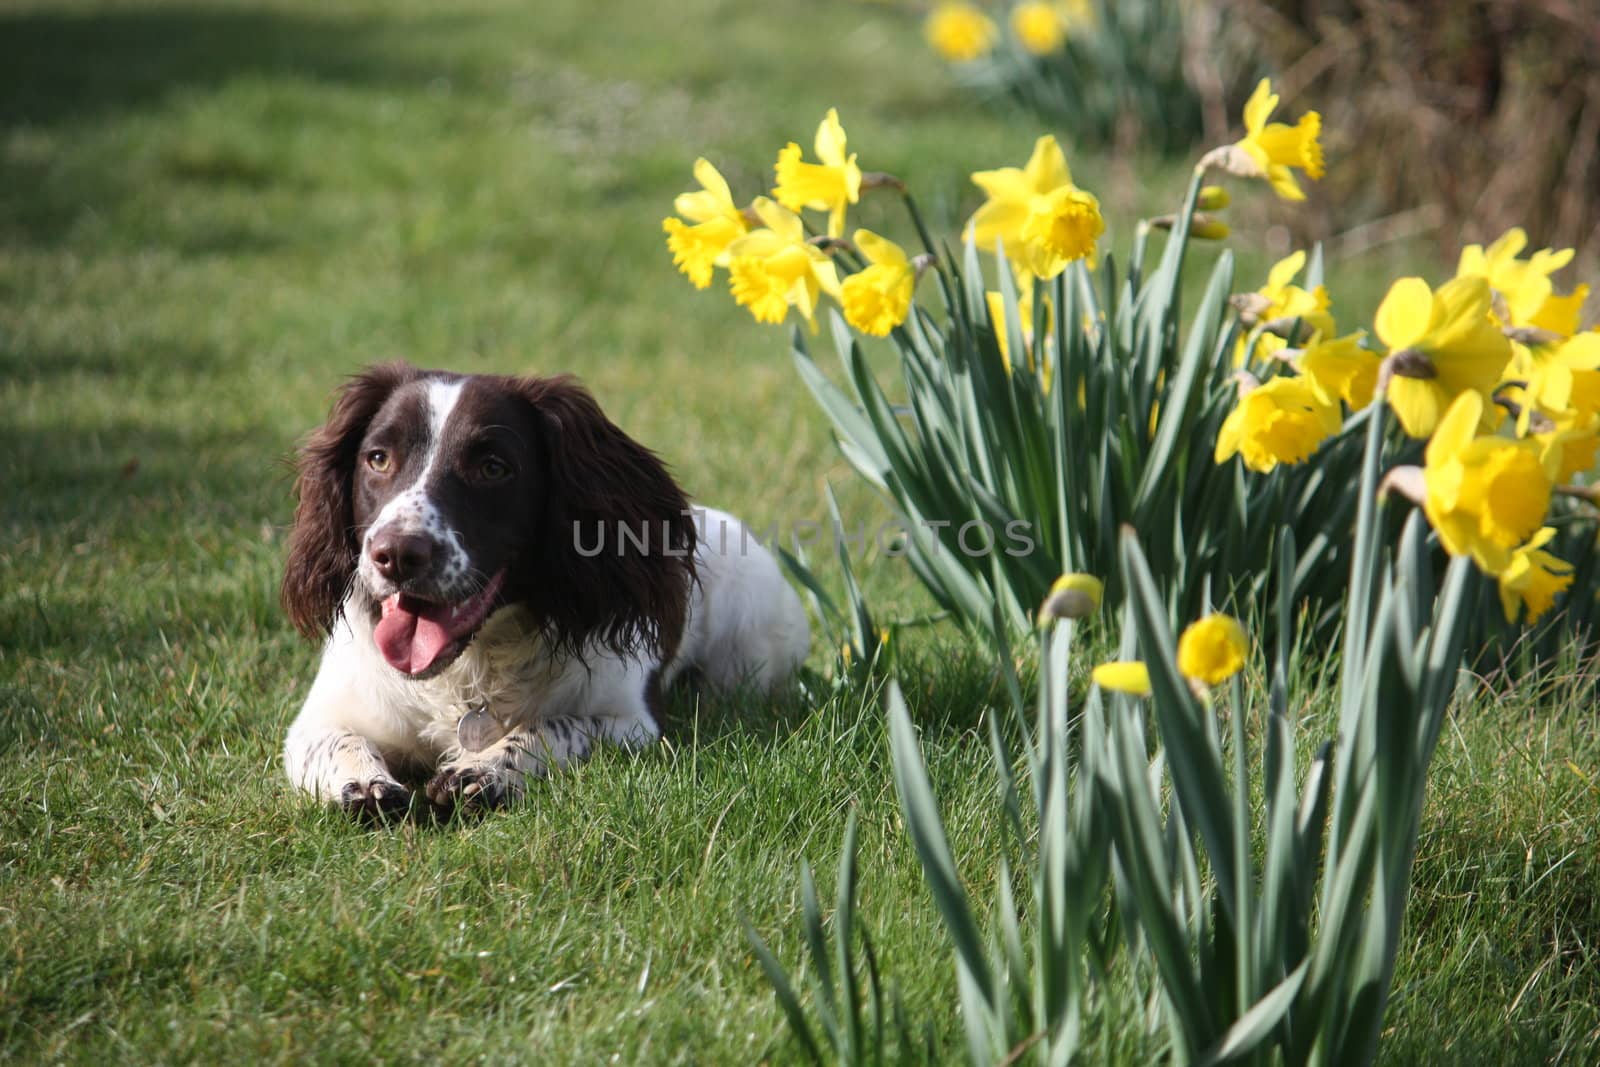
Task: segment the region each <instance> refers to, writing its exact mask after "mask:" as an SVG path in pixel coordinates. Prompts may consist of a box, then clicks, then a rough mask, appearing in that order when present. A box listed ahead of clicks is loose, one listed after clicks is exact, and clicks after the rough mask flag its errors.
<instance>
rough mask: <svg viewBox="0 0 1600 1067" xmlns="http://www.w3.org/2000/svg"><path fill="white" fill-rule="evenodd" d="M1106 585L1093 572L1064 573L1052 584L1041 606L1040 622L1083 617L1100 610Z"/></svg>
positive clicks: (1041, 623)
mask: <svg viewBox="0 0 1600 1067" xmlns="http://www.w3.org/2000/svg"><path fill="white" fill-rule="evenodd" d="M1104 594H1105V585H1104V584H1103V583H1102V582H1101V581H1100V579H1098V578H1096V577H1095V576H1094V575H1092V574H1081V573H1073V574H1063V575H1062V576H1061V577H1059V578H1057V579H1056V580H1055V582H1054V583H1053V584H1052V585H1051V586H1050V592H1049V594H1048V595H1046V596H1045V598H1044V603H1043V604H1042V605H1040V607H1039V624H1040V625H1041V626H1042V625H1044V624H1045V623H1047V622H1050V621H1052V620H1054V619H1082V618H1087V617H1088V616H1090V615H1093V614H1094V613H1095V612H1097V611H1099V610H1100V598H1101V597H1102V596H1103V595H1104Z"/></svg>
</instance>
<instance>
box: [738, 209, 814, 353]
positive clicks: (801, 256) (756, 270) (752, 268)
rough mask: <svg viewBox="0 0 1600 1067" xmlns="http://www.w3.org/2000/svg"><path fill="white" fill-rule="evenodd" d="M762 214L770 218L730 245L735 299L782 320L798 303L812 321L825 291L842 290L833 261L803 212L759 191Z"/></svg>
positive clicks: (759, 315) (760, 318) (759, 317)
mask: <svg viewBox="0 0 1600 1067" xmlns="http://www.w3.org/2000/svg"><path fill="white" fill-rule="evenodd" d="M754 209H755V212H756V215H757V216H758V217H759V218H760V219H761V221H762V222H763V223H765V224H766V226H765V228H763V229H759V230H753V231H751V232H750V233H747V234H745V235H744V236H743V237H740V238H739V239H738V240H736V241H734V242H733V243H732V244H731V245H729V246H728V280H729V288H730V289H731V291H732V292H733V299H734V300H735V301H736V302H737V303H738V304H739V306H740V307H745V308H749V309H750V314H752V315H754V316H755V319H756V321H757V322H769V323H780V322H782V321H783V320H784V319H785V318H786V317H788V314H789V308H790V307H795V308H798V309H799V310H800V314H801V315H802V316H804V317H805V320H806V323H807V325H809V326H811V328H812V329H815V328H816V321H815V319H814V318H813V315H814V314H815V311H816V307H817V300H818V295H819V293H822V292H827V293H829V294H835V293H837V292H838V291H839V279H838V274H837V273H836V272H835V270H834V266H833V261H832V260H830V259H828V257H827V256H826V255H824V254H823V253H822V252H821V251H820V250H819V249H818V248H817V247H816V246H815V245H813V244H811V243H810V242H809V241H807V240H806V230H805V224H804V223H802V222H801V221H800V216H798V215H796V214H794V213H793V212H792V211H789V210H788V209H786V208H784V207H783V206H781V205H779V204H775V203H773V202H772V201H771V200H768V199H767V198H766V197H764V196H763V197H758V198H757V199H756V202H755V204H754Z"/></svg>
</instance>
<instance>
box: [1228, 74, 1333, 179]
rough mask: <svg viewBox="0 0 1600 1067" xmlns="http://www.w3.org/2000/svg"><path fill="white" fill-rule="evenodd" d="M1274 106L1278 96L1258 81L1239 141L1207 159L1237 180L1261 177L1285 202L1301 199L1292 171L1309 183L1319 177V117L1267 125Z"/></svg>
mask: <svg viewBox="0 0 1600 1067" xmlns="http://www.w3.org/2000/svg"><path fill="white" fill-rule="evenodd" d="M1277 107H1278V94H1276V93H1274V92H1273V91H1272V82H1271V81H1269V80H1268V79H1266V78H1262V79H1261V81H1260V82H1259V83H1258V84H1257V85H1256V90H1255V92H1254V93H1252V94H1251V95H1250V99H1249V101H1247V102H1246V103H1245V105H1244V129H1245V135H1244V137H1243V139H1241V140H1239V141H1236V142H1235V143H1234V144H1232V145H1231V146H1229V148H1230V149H1231V151H1228V150H1224V151H1223V152H1222V153H1221V154H1220V155H1218V154H1215V153H1214V154H1213V155H1211V156H1208V157H1207V160H1208V161H1210V160H1215V161H1219V162H1221V163H1222V164H1223V165H1224V166H1226V167H1227V168H1228V169H1229V170H1231V171H1233V172H1234V173H1235V174H1238V175H1240V176H1241V177H1247V178H1265V179H1266V180H1267V182H1268V183H1269V184H1270V185H1271V186H1272V188H1273V191H1274V192H1276V193H1277V194H1278V195H1279V196H1281V197H1282V198H1283V199H1285V200H1304V199H1305V198H1306V194H1305V193H1304V192H1303V191H1302V190H1301V189H1300V183H1299V182H1298V181H1296V180H1295V176H1294V171H1295V170H1296V169H1298V170H1302V171H1304V172H1305V174H1306V177H1308V178H1311V179H1312V180H1313V181H1314V180H1316V179H1319V178H1321V177H1322V174H1323V159H1322V145H1321V143H1320V142H1319V141H1318V136H1319V135H1320V134H1321V132H1322V116H1321V115H1319V114H1318V113H1317V112H1315V111H1307V112H1306V113H1305V114H1304V115H1302V116H1300V121H1299V122H1297V123H1296V124H1295V125H1293V126H1287V125H1284V124H1283V123H1281V122H1268V121H1267V119H1268V118H1270V117H1271V116H1272V113H1273V111H1275V110H1277Z"/></svg>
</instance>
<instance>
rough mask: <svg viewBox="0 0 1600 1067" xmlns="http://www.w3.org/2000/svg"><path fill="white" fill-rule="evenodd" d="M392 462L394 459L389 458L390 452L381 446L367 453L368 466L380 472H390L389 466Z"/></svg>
mask: <svg viewBox="0 0 1600 1067" xmlns="http://www.w3.org/2000/svg"><path fill="white" fill-rule="evenodd" d="M392 464H393V461H392V460H391V459H390V458H389V453H387V452H385V451H384V450H383V449H381V448H374V449H373V450H372V451H370V452H368V453H367V466H369V467H371V468H372V469H373V470H374V471H376V472H377V473H379V474H388V473H389V467H390V466H391V465H392Z"/></svg>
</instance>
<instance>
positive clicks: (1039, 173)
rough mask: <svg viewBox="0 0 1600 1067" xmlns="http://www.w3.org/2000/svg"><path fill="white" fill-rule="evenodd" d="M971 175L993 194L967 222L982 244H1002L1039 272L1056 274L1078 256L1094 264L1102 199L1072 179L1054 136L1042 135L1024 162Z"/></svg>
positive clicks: (990, 247)
mask: <svg viewBox="0 0 1600 1067" xmlns="http://www.w3.org/2000/svg"><path fill="white" fill-rule="evenodd" d="M972 181H973V183H974V184H976V185H977V186H978V187H979V188H980V189H982V190H983V191H984V192H985V193H987V194H989V199H988V201H987V202H986V203H984V205H983V206H982V207H980V208H978V210H977V211H976V212H975V213H974V214H973V216H972V218H971V219H970V220H969V221H968V223H967V226H968V232H970V233H971V234H972V238H973V240H974V241H975V242H976V243H977V245H978V247H979V248H981V249H983V250H984V251H986V252H993V251H995V248H996V246H997V245H1002V246H1004V248H1005V251H1006V254H1007V255H1008V256H1010V257H1012V258H1013V259H1014V260H1016V261H1017V262H1018V263H1019V264H1020V265H1021V266H1022V267H1023V269H1025V270H1027V271H1028V272H1029V273H1031V274H1034V275H1037V276H1038V277H1040V278H1054V277H1055V276H1056V275H1057V274H1060V273H1061V272H1062V271H1063V270H1065V269H1066V266H1067V264H1068V263H1070V262H1071V261H1073V260H1075V259H1086V260H1087V261H1088V263H1089V266H1090V268H1093V267H1094V263H1095V244H1096V242H1097V241H1098V240H1099V239H1100V235H1101V234H1102V233H1104V232H1105V228H1106V224H1105V219H1104V218H1102V217H1101V214H1100V201H1098V200H1096V199H1095V197H1094V195H1093V194H1091V193H1088V192H1085V191H1084V190H1082V189H1080V188H1078V187H1077V186H1076V185H1074V184H1073V182H1072V172H1071V171H1070V170H1068V169H1067V160H1066V156H1064V155H1063V154H1062V152H1061V146H1060V145H1059V144H1057V143H1056V139H1055V138H1054V137H1052V136H1049V135H1046V136H1044V137H1041V138H1039V140H1038V141H1037V142H1036V143H1035V144H1034V146H1033V155H1032V156H1030V157H1029V159H1028V162H1027V164H1026V165H1025V166H1023V167H1020V168H1018V167H1002V168H1000V169H998V170H981V171H978V172H976V173H975V174H973V175H972Z"/></svg>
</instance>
